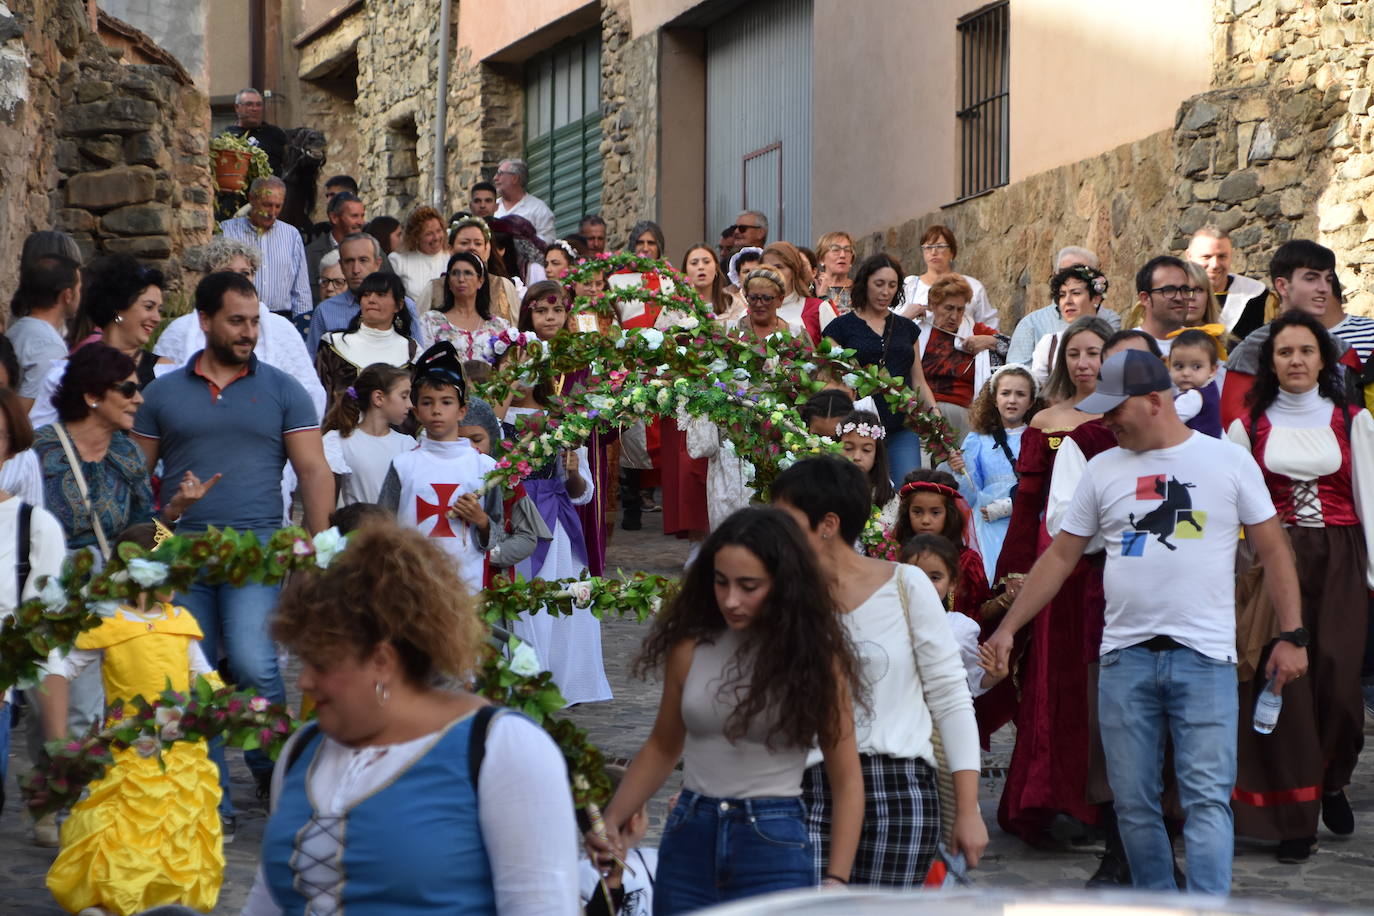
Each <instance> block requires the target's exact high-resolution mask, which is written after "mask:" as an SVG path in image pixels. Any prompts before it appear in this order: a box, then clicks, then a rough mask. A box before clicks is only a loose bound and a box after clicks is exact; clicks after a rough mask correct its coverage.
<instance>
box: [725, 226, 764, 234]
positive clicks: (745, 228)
mask: <svg viewBox="0 0 1374 916" xmlns="http://www.w3.org/2000/svg"><path fill="white" fill-rule="evenodd" d="M758 228H760V227H758V226H749V225H746V224H744V223H735V225H733V226H726V227H725V231H724V232H722V233H721V235H733V234H735V233H736V232H752V231H753V230H755V229H758Z"/></svg>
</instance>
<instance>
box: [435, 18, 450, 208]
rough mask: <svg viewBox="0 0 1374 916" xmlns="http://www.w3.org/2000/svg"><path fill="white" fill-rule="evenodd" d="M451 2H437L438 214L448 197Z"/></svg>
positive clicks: (436, 142)
mask: <svg viewBox="0 0 1374 916" xmlns="http://www.w3.org/2000/svg"><path fill="white" fill-rule="evenodd" d="M452 6H453V0H439V87H438V90H437V92H436V96H437V98H436V100H435V105H434V194H433V197H434V199H433V201H432V203H433V205H434V207H435V208H436V209H438V210H439V212H440V213H447V212H448V210H447V209H446V207H447V201H446V200H445V198H446V197H447V196H448V195H447V194H446V192H445V188H444V173H445V172H446V171H447V170H448V162H447V159H446V156H445V150H444V134H446V133H447V132H448V33H449V10H450V9H451V8H452Z"/></svg>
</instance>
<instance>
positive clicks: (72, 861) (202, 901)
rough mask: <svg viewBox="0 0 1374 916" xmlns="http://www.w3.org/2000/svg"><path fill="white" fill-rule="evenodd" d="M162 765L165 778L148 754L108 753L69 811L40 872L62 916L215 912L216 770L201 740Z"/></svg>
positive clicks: (219, 866) (218, 856)
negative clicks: (164, 908) (110, 760)
mask: <svg viewBox="0 0 1374 916" xmlns="http://www.w3.org/2000/svg"><path fill="white" fill-rule="evenodd" d="M162 759H163V760H164V761H165V762H166V764H167V769H166V771H165V772H164V771H163V770H162V768H161V767H159V766H158V762H157V758H155V757H139V756H138V754H136V753H135V752H134V751H133V750H125V751H119V752H117V753H116V754H115V763H114V766H112V767H110V768H109V769H108V770H106V772H105V775H104V777H102V778H101V779H99V780H97V781H96V782H93V783H91V785H90V790H89V794H88V795H87V797H86V798H84V799H82V800H81V801H80V802H78V803H77V804H76V806H75V807H73V808H72V813H71V817H69V818H67V822H66V823H65V824H63V825H62V851H61V853H59V854H58V856H57V860H56V861H55V862H53V864H52V868H51V869H49V871H48V890H50V891H51V892H52V895H53V897H54V898H56V900H57V902H58V903H59V904H61V905H62V906H63V907H65V908H66V909H67V910H68V911H70V912H73V913H75V912H78V911H80V910H81V909H82V908H84V907H88V906H103V907H105V908H106V909H109V910H112V911H113V912H115V913H118V914H120V916H126V914H131V913H137V912H140V911H142V910H146V909H149V908H150V907H154V906H159V905H161V904H165V903H180V904H183V905H184V906H189V907H191V908H192V909H195V910H200V911H202V912H209V911H210V910H212V909H214V908H215V904H216V902H217V901H218V900H219V888H220V882H221V880H222V879H223V877H224V851H223V838H222V836H221V833H220V822H219V810H218V809H219V801H220V789H219V773H218V771H217V770H216V769H215V765H214V763H212V762H211V761H210V758H209V756H208V755H207V754H206V750H205V744H204V743H203V742H196V743H194V744H192V743H179V744H176V745H174V746H172V747H171V748H169V749H168V750H165V751H164V752H163V755H162Z"/></svg>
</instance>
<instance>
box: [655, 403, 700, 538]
mask: <svg viewBox="0 0 1374 916" xmlns="http://www.w3.org/2000/svg"><path fill="white" fill-rule="evenodd" d="M659 433H660V436H659V443H660V445H659V453H658V454H659V459H660V460H661V461H662V462H663V478H662V485H663V533H664V534H675V535H677V536H678V537H686V536H687V535H688V534H690V533H692V532H694V531H700V532H705V531H709V530H710V528H711V523H710V520H709V519H708V518H707V515H706V465H707V462H708V459H706V458H693V457H692V456H691V455H688V454H687V433H686V432H684V431H683V430H680V429H678V428H677V420H676V419H675V418H673V417H667V418H665V419H664V421H663V423H662V424H661V425H660V427H659Z"/></svg>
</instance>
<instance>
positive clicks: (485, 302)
mask: <svg viewBox="0 0 1374 916" xmlns="http://www.w3.org/2000/svg"><path fill="white" fill-rule="evenodd" d="M459 261H462V262H463V263H464V264H467V265H468V266H469V267H471V268H472V269H473V270H475V271H477V279H478V280H480V281H481V282H482V285H481V286H479V287H477V314H478V315H480V316H482V320H483V321H487V320H489V319H490V318H491V275H490V274H489V273H488V272H487V265H485V264H483V263H482V258H481V257H480V256H479V255H477V254H476V253H474V252H471V251H455V252H454V253H453V254H451V255H449V259H448V265H447V266H446V267H445V268H444V303H443V305H441V306H439V311H441V312H447V311H448V310H449V309H451V308H453V288H452V287H451V286H449V283H448V275H449V274H450V273H452V272H453V265H454V264H457V263H458V262H459Z"/></svg>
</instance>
